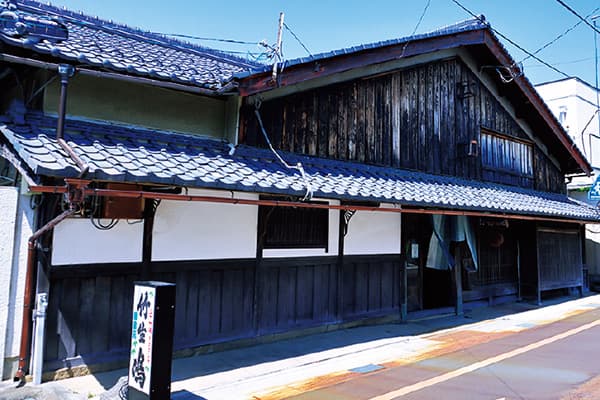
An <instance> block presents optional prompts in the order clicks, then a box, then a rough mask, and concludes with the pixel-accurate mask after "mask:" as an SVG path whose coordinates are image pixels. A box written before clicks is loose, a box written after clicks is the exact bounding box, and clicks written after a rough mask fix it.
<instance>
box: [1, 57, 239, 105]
mask: <svg viewBox="0 0 600 400" xmlns="http://www.w3.org/2000/svg"><path fill="white" fill-rule="evenodd" d="M0 61H5V62H10V63H13V64H24V65H29V66H31V67H37V68H43V69H50V70H57V69H58V67H59V64H56V63H51V62H45V61H40V60H34V59H32V58H26V57H19V56H13V55H11V54H6V53H0ZM77 72H78V73H79V74H81V75H87V76H93V77H96V78H108V79H113V80H117V81H121V82H130V83H138V84H143V85H150V86H155V87H161V88H165V89H173V90H178V91H182V92H188V93H195V94H201V95H205V96H211V97H223V96H229V95H233V94H236V93H235V92H229V93H225V92H220V91H218V90H211V89H205V88H202V87H198V86H192V85H185V84H183V83H175V82H167V81H159V80H156V79H151V78H144V77H141V76H132V75H125V74H119V73H116V72H106V71H96V70H93V69H87V68H77Z"/></svg>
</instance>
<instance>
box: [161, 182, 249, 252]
mask: <svg viewBox="0 0 600 400" xmlns="http://www.w3.org/2000/svg"><path fill="white" fill-rule="evenodd" d="M189 194H191V195H202V196H215V197H231V196H232V193H231V192H224V191H209V190H190V192H189ZM233 196H235V197H236V198H239V199H255V200H257V199H258V195H256V194H253V193H234V194H233ZM257 224H258V207H257V206H252V205H240V204H221V203H205V202H182V201H163V202H162V203H161V204H160V206H159V207H158V211H157V213H156V217H155V220H154V237H153V239H152V259H153V260H155V261H166V260H209V259H222V258H254V257H256V230H257Z"/></svg>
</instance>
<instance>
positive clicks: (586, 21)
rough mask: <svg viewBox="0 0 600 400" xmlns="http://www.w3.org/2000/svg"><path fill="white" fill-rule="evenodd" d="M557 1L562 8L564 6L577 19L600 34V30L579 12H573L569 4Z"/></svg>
mask: <svg viewBox="0 0 600 400" xmlns="http://www.w3.org/2000/svg"><path fill="white" fill-rule="evenodd" d="M556 1H557V2H558V4H560V5H561V6H563V7H564V8H566V9H567V10H569V11H570V12H571V13H572V14H573V15H575V16H576V17H577V18H579V19H580V20H581V21H582V22H583V23H584V24H586V25H587V26H589V27H590V28H592V29H593V30H594V31H596V33H600V30H598V28H596V27H595V26H594V25H592V24H590V23H589V21H588V20H587V19H585V18H583V17H582V16H581V15H579V13H578V12H577V11H575V10H573V9H572V8H571V7H569V5H568V4H567V3H565V2H564V1H562V0H556ZM588 17H589V16H588Z"/></svg>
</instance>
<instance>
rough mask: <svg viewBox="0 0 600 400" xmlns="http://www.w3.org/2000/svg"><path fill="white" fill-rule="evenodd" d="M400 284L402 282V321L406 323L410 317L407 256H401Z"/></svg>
mask: <svg viewBox="0 0 600 400" xmlns="http://www.w3.org/2000/svg"><path fill="white" fill-rule="evenodd" d="M400 274H401V277H400V282H402V287H401V293H400V299H402V300H401V301H402V302H401V304H400V320H401V321H406V317H407V315H408V276H407V275H408V273H407V271H406V255H404V256H402V254H400Z"/></svg>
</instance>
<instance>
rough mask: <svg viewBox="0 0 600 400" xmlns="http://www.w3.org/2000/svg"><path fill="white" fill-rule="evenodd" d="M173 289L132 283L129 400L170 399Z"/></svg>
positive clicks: (145, 283)
mask: <svg viewBox="0 0 600 400" xmlns="http://www.w3.org/2000/svg"><path fill="white" fill-rule="evenodd" d="M174 321H175V285H174V284H172V283H164V282H154V281H149V282H135V286H134V290H133V313H132V323H131V351H130V356H129V391H128V393H129V395H128V398H129V399H130V400H138V399H145V400H158V399H169V398H170V392H171V360H172V352H173V325H174Z"/></svg>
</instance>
